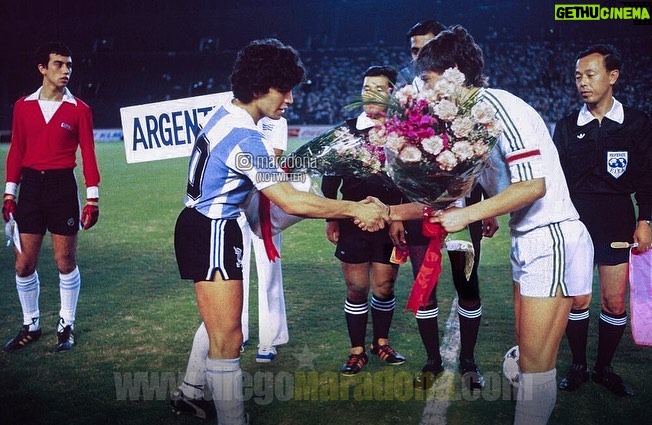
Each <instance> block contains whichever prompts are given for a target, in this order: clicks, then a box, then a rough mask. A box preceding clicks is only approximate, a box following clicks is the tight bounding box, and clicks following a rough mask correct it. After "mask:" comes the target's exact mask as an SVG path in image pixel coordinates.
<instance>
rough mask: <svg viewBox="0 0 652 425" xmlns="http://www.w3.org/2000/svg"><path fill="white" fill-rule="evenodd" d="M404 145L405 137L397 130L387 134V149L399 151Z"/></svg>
mask: <svg viewBox="0 0 652 425" xmlns="http://www.w3.org/2000/svg"><path fill="white" fill-rule="evenodd" d="M403 145H405V139H403V138H402V137H400V136H399V135H398V134H396V132H391V133H389V134H388V135H387V140H386V141H385V147H386V148H387V149H389V150H391V151H392V152H395V153H398V152H399V151H400V150H401V148H402V147H403Z"/></svg>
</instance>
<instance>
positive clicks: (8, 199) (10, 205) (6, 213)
mask: <svg viewBox="0 0 652 425" xmlns="http://www.w3.org/2000/svg"><path fill="white" fill-rule="evenodd" d="M15 214H16V198H14V197H13V196H11V195H7V194H6V193H5V200H4V202H3V204H2V218H4V219H5V221H7V222H8V221H9V220H11V217H12V216H13V215H15Z"/></svg>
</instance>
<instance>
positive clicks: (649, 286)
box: [629, 250, 652, 346]
mask: <svg viewBox="0 0 652 425" xmlns="http://www.w3.org/2000/svg"><path fill="white" fill-rule="evenodd" d="M629 280H630V283H629V308H630V310H631V314H630V315H631V325H632V336H633V337H634V342H635V343H636V344H637V345H648V346H652V251H649V250H648V251H645V252H640V251H637V250H630V254H629Z"/></svg>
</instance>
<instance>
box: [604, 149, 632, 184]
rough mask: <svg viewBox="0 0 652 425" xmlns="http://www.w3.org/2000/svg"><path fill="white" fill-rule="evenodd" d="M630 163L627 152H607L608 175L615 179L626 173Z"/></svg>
mask: <svg viewBox="0 0 652 425" xmlns="http://www.w3.org/2000/svg"><path fill="white" fill-rule="evenodd" d="M628 162H629V158H628V156H627V151H607V173H609V174H611V175H612V176H614V177H615V178H618V177H620V176H622V175H623V174H624V173H625V170H627V163H628Z"/></svg>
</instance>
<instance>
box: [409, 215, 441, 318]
mask: <svg viewBox="0 0 652 425" xmlns="http://www.w3.org/2000/svg"><path fill="white" fill-rule="evenodd" d="M430 212H431V209H430V208H428V207H426V208H424V209H423V225H422V227H421V229H422V230H421V231H422V233H423V235H424V236H426V237H427V238H429V239H430V242H429V243H428V248H427V250H426V254H425V256H424V259H423V264H421V268H420V269H419V273H418V274H417V278H416V279H415V280H414V283H413V284H412V290H411V291H410V296H409V298H408V302H407V309H408V310H411V311H413V312H414V313H415V314H416V312H417V310H418V309H419V307H425V306H426V305H428V300H430V294H432V291H433V290H434V289H435V287H436V286H437V282H438V281H439V275H440V274H441V247H442V245H443V244H444V239H446V235H447V233H446V230H444V228H443V227H442V225H441V224H439V223H431V222H430V220H428V218H429V217H430Z"/></svg>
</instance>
